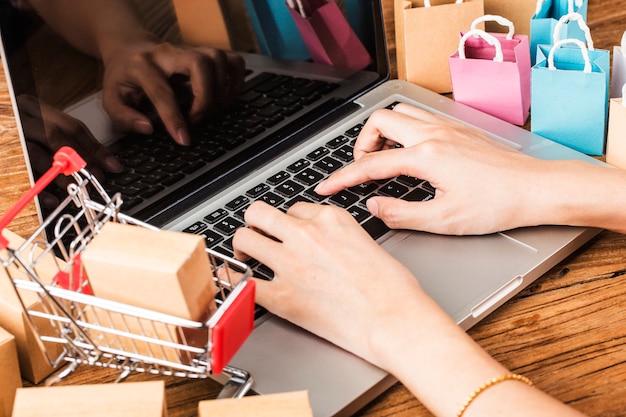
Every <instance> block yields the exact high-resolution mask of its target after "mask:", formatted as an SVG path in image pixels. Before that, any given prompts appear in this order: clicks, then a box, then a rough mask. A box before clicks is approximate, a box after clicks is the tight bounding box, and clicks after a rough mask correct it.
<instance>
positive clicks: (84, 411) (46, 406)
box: [13, 381, 167, 417]
mask: <svg viewBox="0 0 626 417" xmlns="http://www.w3.org/2000/svg"><path fill="white" fill-rule="evenodd" d="M40 416H47V417H85V416H89V417H136V416H142V417H167V403H166V400H165V384H164V383H163V381H148V382H123V383H119V384H95V385H66V386H53V387H33V388H20V389H18V390H17V395H16V396H15V404H14V407H13V417H40Z"/></svg>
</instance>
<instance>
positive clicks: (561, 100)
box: [530, 39, 610, 155]
mask: <svg viewBox="0 0 626 417" xmlns="http://www.w3.org/2000/svg"><path fill="white" fill-rule="evenodd" d="M572 43H573V44H575V46H577V48H575V47H562V45H566V44H572ZM609 61H610V59H609V51H606V50H588V49H587V47H586V46H585V45H584V44H583V43H582V42H581V41H579V40H577V39H563V40H560V41H559V42H557V43H556V44H555V45H539V46H538V53H537V63H536V64H535V65H534V66H533V67H532V69H531V98H530V102H531V104H530V114H531V116H530V120H531V131H532V132H533V133H537V134H539V135H541V136H543V137H546V138H548V139H552V140H554V141H555V142H559V143H561V144H563V145H566V146H569V147H571V148H573V149H576V150H578V151H580V152H583V153H586V154H588V155H602V153H603V152H604V144H605V137H606V125H607V113H608V95H609V71H610V70H609Z"/></svg>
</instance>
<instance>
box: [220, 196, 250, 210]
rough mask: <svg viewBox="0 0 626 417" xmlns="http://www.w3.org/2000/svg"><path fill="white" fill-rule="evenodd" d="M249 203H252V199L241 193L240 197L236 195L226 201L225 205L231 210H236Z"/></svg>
mask: <svg viewBox="0 0 626 417" xmlns="http://www.w3.org/2000/svg"><path fill="white" fill-rule="evenodd" d="M249 203H250V199H249V198H248V197H245V196H242V195H240V196H238V197H235V198H234V199H232V200H231V201H229V202H228V203H226V206H225V207H226V208H227V209H228V210H230V211H235V210H237V209H239V208H241V207H243V206H244V205H246V204H249Z"/></svg>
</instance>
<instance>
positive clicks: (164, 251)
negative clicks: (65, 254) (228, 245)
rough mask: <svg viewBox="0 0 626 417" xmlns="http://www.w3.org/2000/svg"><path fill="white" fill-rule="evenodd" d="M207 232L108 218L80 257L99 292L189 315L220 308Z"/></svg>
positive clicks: (206, 314) (207, 313)
mask: <svg viewBox="0 0 626 417" xmlns="http://www.w3.org/2000/svg"><path fill="white" fill-rule="evenodd" d="M205 249H206V246H205V243H204V239H203V238H202V236H198V235H192V234H189V233H181V232H172V231H167V230H159V231H154V230H150V229H147V228H144V227H138V226H131V225H127V224H120V223H111V222H110V223H107V224H106V225H104V227H103V228H102V230H101V231H100V233H99V234H97V235H96V236H95V237H94V239H93V240H92V241H91V243H90V244H89V245H88V246H87V248H86V249H85V250H84V251H83V253H82V255H81V259H82V262H83V265H84V267H85V272H86V273H87V277H88V279H89V283H90V285H91V288H92V290H93V293H94V295H96V296H97V297H100V298H105V299H108V300H112V301H117V302H121V303H125V304H130V305H133V306H136V307H141V308H145V309H149V310H154V311H158V312H160V313H165V314H170V315H173V316H177V317H181V318H185V319H189V320H195V321H200V320H206V319H207V318H208V317H209V316H210V314H211V313H212V312H213V311H214V310H215V300H214V297H215V293H216V292H217V289H216V286H215V282H214V281H213V279H212V277H213V272H212V269H211V264H210V262H209V257H208V255H207V253H206V250H205Z"/></svg>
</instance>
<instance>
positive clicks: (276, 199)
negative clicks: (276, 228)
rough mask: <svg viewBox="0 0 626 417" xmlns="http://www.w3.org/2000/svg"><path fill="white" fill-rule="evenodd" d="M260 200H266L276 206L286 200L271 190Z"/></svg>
mask: <svg viewBox="0 0 626 417" xmlns="http://www.w3.org/2000/svg"><path fill="white" fill-rule="evenodd" d="M259 200H261V201H265V202H266V203H267V204H269V205H270V206H274V207H278V206H280V205H281V204H283V203H284V202H285V199H284V198H282V197H281V196H279V195H276V194H274V193H273V192H271V191H270V192H267V193H265V194H263V196H262V197H261V198H260V199H259Z"/></svg>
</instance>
